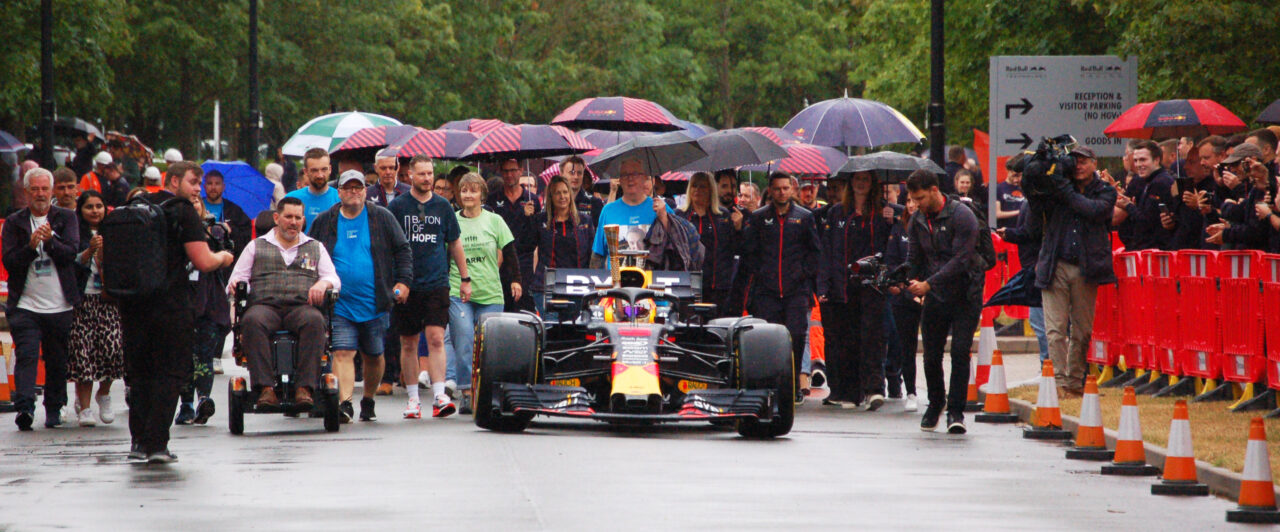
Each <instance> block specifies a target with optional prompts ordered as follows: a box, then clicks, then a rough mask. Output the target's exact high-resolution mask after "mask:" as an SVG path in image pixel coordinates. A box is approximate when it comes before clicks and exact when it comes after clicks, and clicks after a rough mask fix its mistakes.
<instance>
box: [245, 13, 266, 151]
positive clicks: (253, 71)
mask: <svg viewBox="0 0 1280 532" xmlns="http://www.w3.org/2000/svg"><path fill="white" fill-rule="evenodd" d="M261 136H262V112H261V111H260V110H258V0H249V135H248V137H249V139H248V144H249V146H248V147H249V149H248V151H247V152H246V154H245V156H244V159H245V160H246V161H247V162H248V163H249V164H250V165H252V166H254V167H255V168H256V167H257V166H258V145H259V144H260V143H261V141H260V138H261Z"/></svg>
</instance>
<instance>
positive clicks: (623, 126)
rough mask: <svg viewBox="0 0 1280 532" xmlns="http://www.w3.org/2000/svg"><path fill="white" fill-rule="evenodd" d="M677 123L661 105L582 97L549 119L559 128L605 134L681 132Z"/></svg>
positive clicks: (625, 98) (607, 97) (681, 126)
mask: <svg viewBox="0 0 1280 532" xmlns="http://www.w3.org/2000/svg"><path fill="white" fill-rule="evenodd" d="M680 122H681V120H680V119H678V118H676V117H675V115H673V114H671V111H668V110H667V109H666V108H665V107H663V106H661V105H658V104H656V103H653V102H651V101H649V100H641V99H639V98H627V97H625V96H605V97H600V98H583V99H581V100H578V102H577V103H575V104H573V105H570V106H569V107H568V108H566V109H565V110H563V111H560V114H558V115H556V117H555V118H554V119H552V120H551V123H552V124H554V125H558V126H565V127H571V128H575V129H586V128H591V129H603V130H606V131H676V130H681V129H684V126H683V125H682V124H681V123H680ZM690 136H692V135H690Z"/></svg>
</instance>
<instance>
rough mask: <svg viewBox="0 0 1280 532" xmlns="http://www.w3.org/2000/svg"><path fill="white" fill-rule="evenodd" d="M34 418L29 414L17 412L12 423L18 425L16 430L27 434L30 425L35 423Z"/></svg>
mask: <svg viewBox="0 0 1280 532" xmlns="http://www.w3.org/2000/svg"><path fill="white" fill-rule="evenodd" d="M35 421H36V417H35V416H34V415H32V414H31V412H18V416H17V417H15V418H14V419H13V422H14V423H16V424H17V425H18V430H20V431H23V432H27V431H30V430H31V424H32V423H35Z"/></svg>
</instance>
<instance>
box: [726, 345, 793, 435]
mask: <svg viewBox="0 0 1280 532" xmlns="http://www.w3.org/2000/svg"><path fill="white" fill-rule="evenodd" d="M736 352H737V365H738V387H739V388H740V389H744V390H761V389H767V390H771V391H773V405H772V406H773V415H772V416H771V418H770V419H769V420H768V421H761V420H759V419H744V420H742V421H740V422H738V434H739V435H742V436H744V437H747V438H766V439H767V438H776V437H778V436H782V435H785V434H787V433H789V432H791V427H792V425H793V424H794V423H795V415H796V403H795V397H796V392H795V368H794V367H793V364H792V360H793V359H792V357H791V334H790V333H788V332H787V329H786V327H783V326H782V325H778V324H774V323H764V324H753V325H751V328H750V329H748V330H744V331H742V332H741V333H739V334H738V338H737V346H736Z"/></svg>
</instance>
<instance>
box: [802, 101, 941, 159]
mask: <svg viewBox="0 0 1280 532" xmlns="http://www.w3.org/2000/svg"><path fill="white" fill-rule="evenodd" d="M782 129H785V130H787V131H788V132H790V133H791V134H793V135H795V136H797V137H800V139H801V140H804V141H805V142H807V143H809V144H817V145H819V146H830V147H832V148H848V147H852V146H863V147H867V148H874V147H876V146H884V145H886V144H898V143H910V144H916V143H919V142H920V141H921V140H924V134H923V133H921V132H920V130H919V129H917V128H916V126H915V125H914V124H912V123H911V121H910V120H907V117H905V116H902V113H899V112H898V111H897V110H896V109H894V108H892V107H889V106H888V105H885V104H884V103H881V102H877V101H875V100H863V99H861V98H849V97H847V96H846V97H844V98H836V99H834V100H825V101H821V102H818V103H815V104H813V105H810V106H808V107H805V108H804V110H803V111H800V112H799V113H796V115H795V116H793V117H791V120H789V121H787V125H785V126H782Z"/></svg>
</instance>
